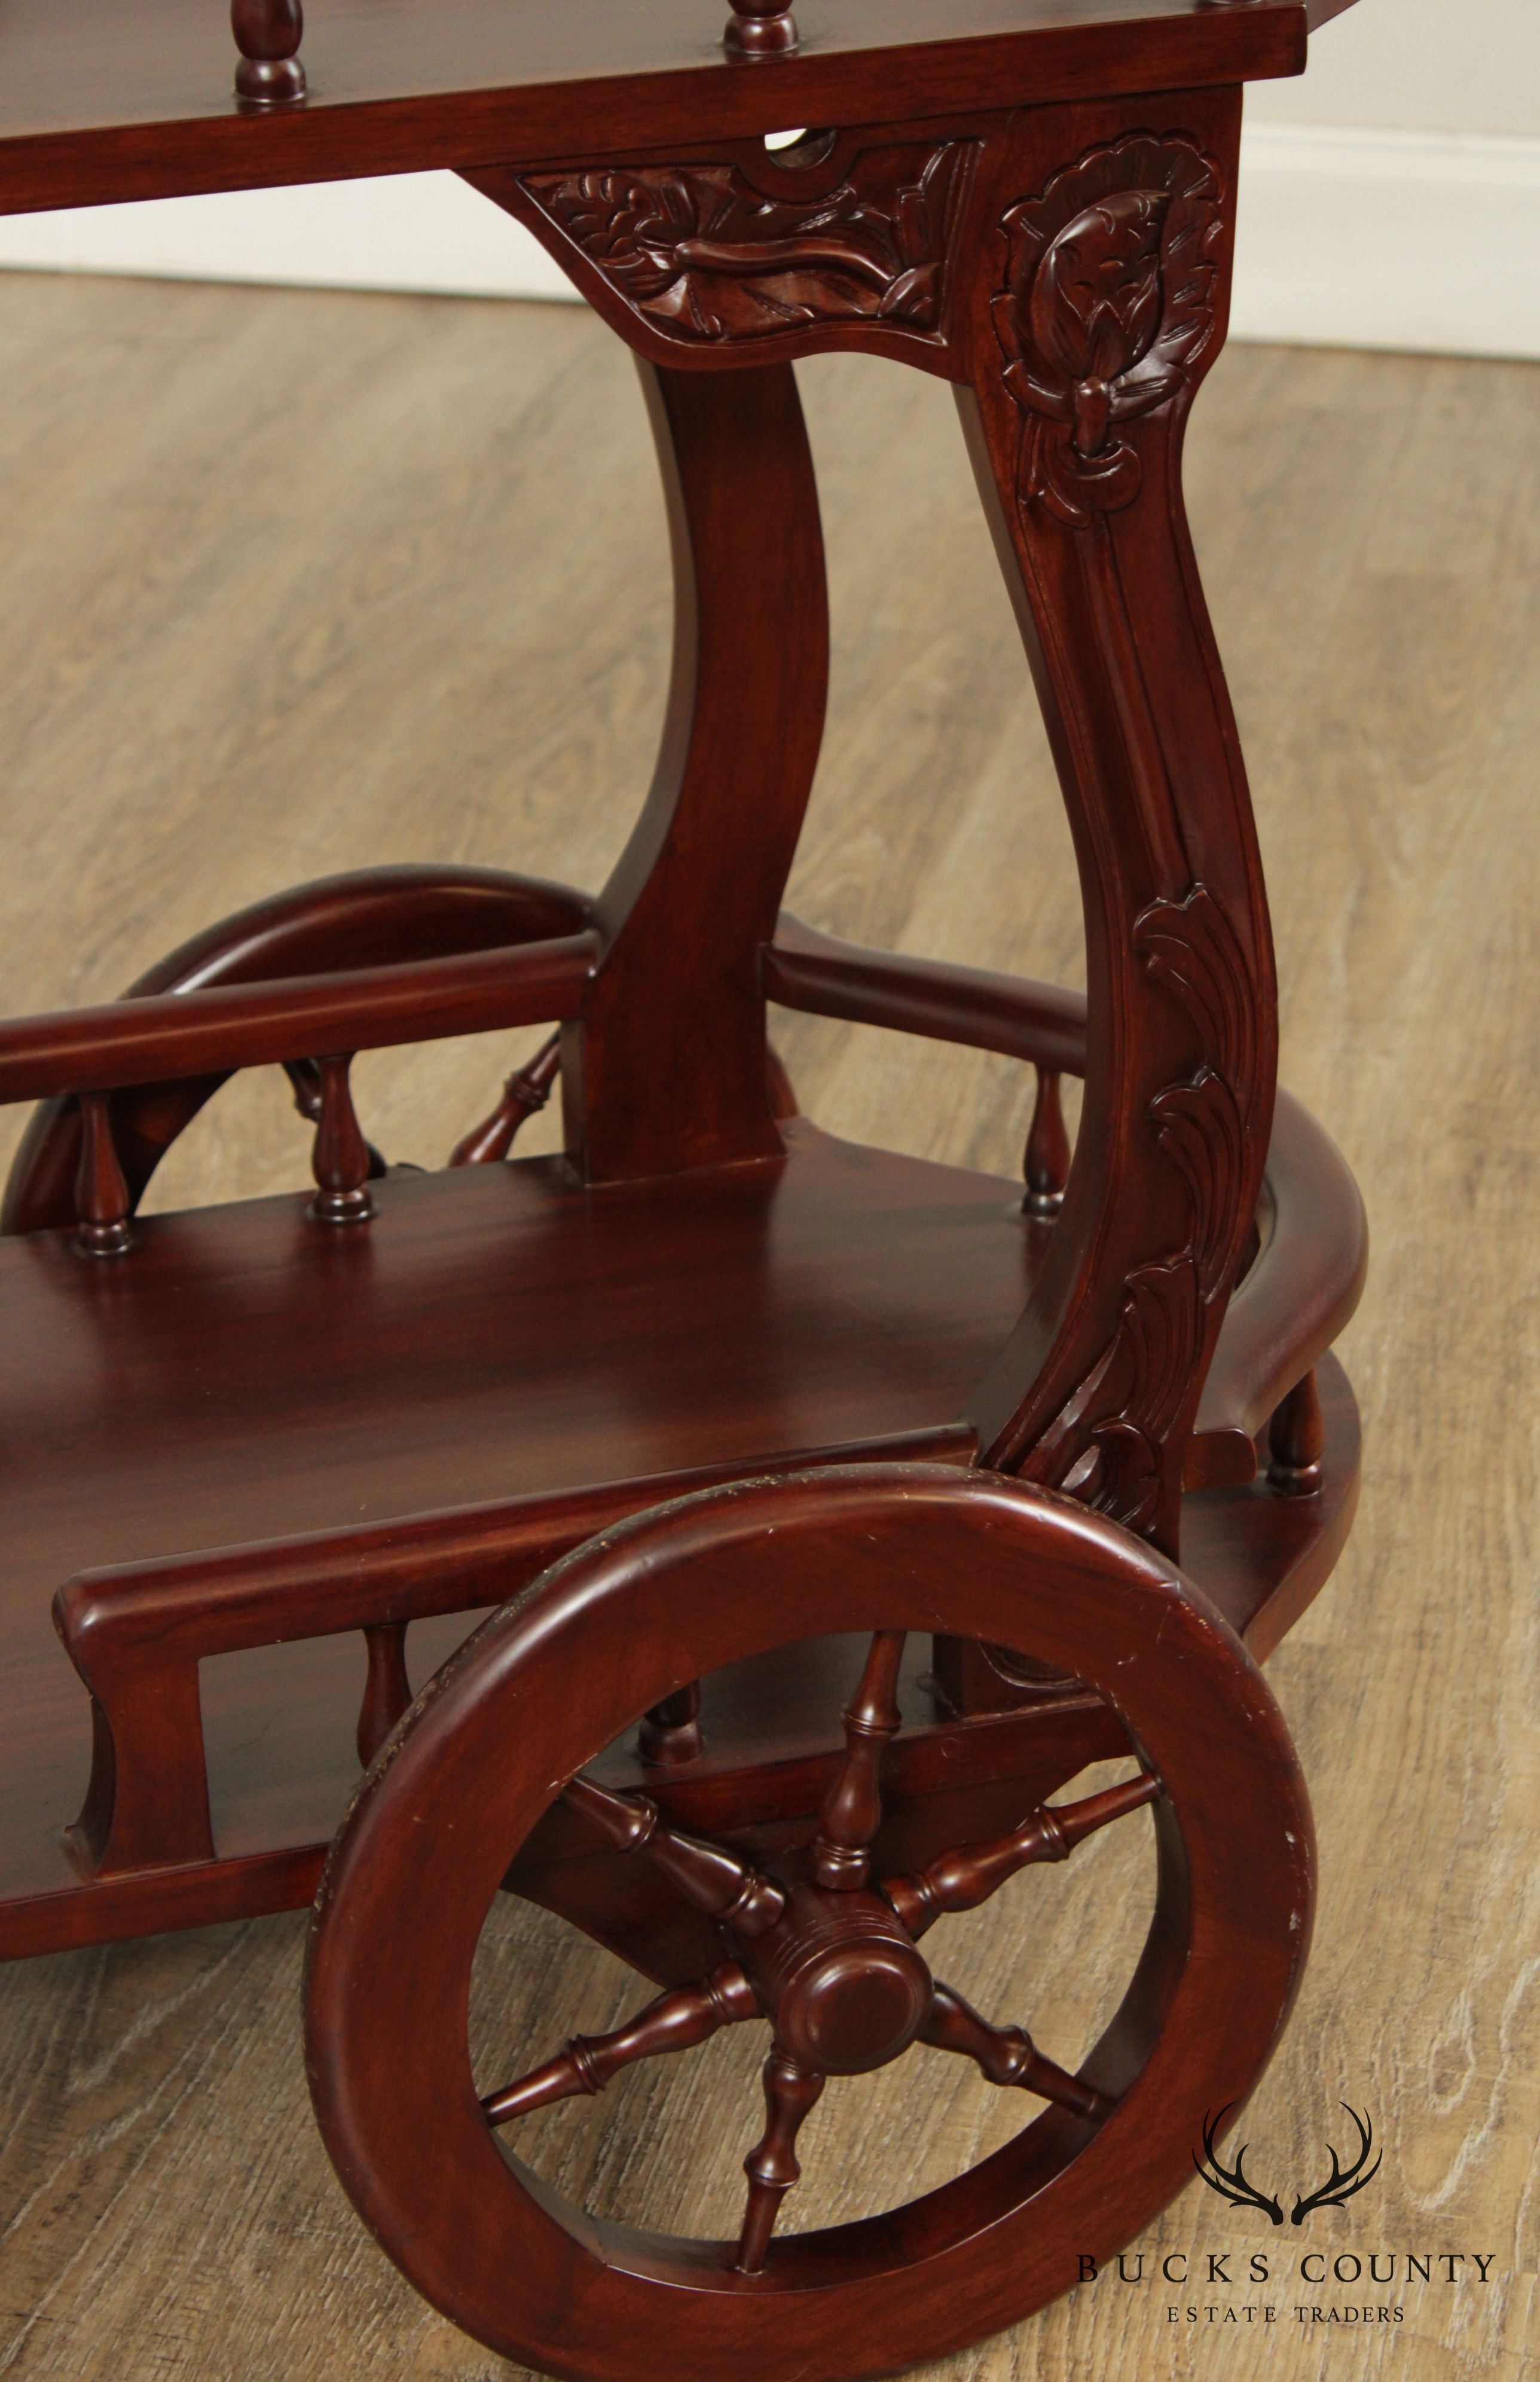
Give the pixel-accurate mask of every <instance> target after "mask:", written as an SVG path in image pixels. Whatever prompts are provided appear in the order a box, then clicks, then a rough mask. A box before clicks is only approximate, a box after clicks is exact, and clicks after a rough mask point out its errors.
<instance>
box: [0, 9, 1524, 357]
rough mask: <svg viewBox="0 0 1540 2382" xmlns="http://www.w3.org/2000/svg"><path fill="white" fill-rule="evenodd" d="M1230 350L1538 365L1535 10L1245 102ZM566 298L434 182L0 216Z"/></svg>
mask: <svg viewBox="0 0 1540 2382" xmlns="http://www.w3.org/2000/svg"><path fill="white" fill-rule="evenodd" d="M1246 128H1247V129H1246V135H1245V140H1244V144H1243V150H1242V163H1241V208H1240V237H1239V248H1238V254H1237V261H1236V290H1235V307H1234V330H1235V335H1236V336H1237V337H1238V338H1259V339H1265V338H1271V339H1293V340H1302V341H1307V342H1314V343H1321V344H1327V345H1331V346H1348V347H1353V346H1357V347H1379V348H1419V349H1428V350H1446V351H1452V352H1457V353H1460V352H1463V353H1469V354H1476V355H1495V356H1501V355H1507V356H1525V357H1534V358H1540V0H1459V5H1456V0H1360V5H1359V6H1357V7H1356V8H1353V9H1352V10H1351V11H1350V13H1349V14H1348V15H1347V16H1345V17H1342V18H1338V19H1336V20H1334V21H1333V22H1332V23H1330V24H1328V25H1326V26H1325V27H1323V29H1322V30H1321V31H1320V32H1319V33H1318V34H1317V35H1316V36H1315V38H1314V43H1312V51H1311V63H1310V68H1309V71H1308V73H1307V74H1305V75H1304V76H1302V77H1301V78H1300V79H1299V80H1296V81H1292V82H1282V83H1263V84H1258V85H1256V86H1254V87H1253V91H1252V92H1251V93H1250V94H1249V96H1248V103H1247V119H1246ZM6 264H9V265H23V266H36V267H43V268H54V269H57V268H61V267H63V268H73V269H78V270H84V271H90V272H112V273H151V274H176V275H183V276H193V277H196V278H200V279H210V278H214V279H237V280H258V281H299V282H324V283H333V284H339V285H342V286H344V287H351V288H364V289H435V290H453V291H461V292H469V293H471V294H474V295H483V296H501V297H562V296H568V295H570V291H569V289H568V284H567V282H566V281H565V280H564V279H563V278H562V276H561V275H560V274H559V272H558V271H557V269H556V266H555V265H553V264H551V262H550V260H549V259H548V258H547V257H546V256H545V254H544V251H543V250H542V249H540V247H539V246H538V245H537V243H536V242H535V241H534V240H532V239H531V238H530V237H529V235H528V234H527V233H525V232H523V231H522V230H520V229H519V227H518V226H517V225H514V224H512V223H510V222H509V221H508V220H507V217H506V216H503V215H499V214H498V213H497V211H496V210H495V208H494V207H492V206H490V205H489V204H488V203H486V201H484V200H483V199H481V198H480V197H478V196H477V195H476V193H475V192H473V191H471V190H468V189H467V188H466V186H465V185H464V184H463V183H461V182H458V181H457V180H456V179H455V178H454V177H453V176H452V175H440V174H434V175H411V176H407V177H404V178H400V179H398V180H396V181H390V182H353V183H334V184H327V185H323V186H321V187H320V188H317V189H312V190H268V191H252V192H239V193H236V194H233V195H231V196H228V197H221V198H207V199H181V200H169V201H164V202H161V203H154V204H150V205H142V206H127V207H101V208H95V209H88V210H84V211H82V212H80V213H79V214H73V215H33V216H30V217H28V216H19V217H14V218H12V219H10V220H9V221H6V220H5V219H3V218H0V265H6Z"/></svg>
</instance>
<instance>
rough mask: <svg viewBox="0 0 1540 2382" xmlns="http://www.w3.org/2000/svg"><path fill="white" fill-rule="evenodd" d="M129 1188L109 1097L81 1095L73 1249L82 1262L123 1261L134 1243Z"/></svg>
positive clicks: (92, 1093) (94, 1093)
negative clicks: (114, 1136)
mask: <svg viewBox="0 0 1540 2382" xmlns="http://www.w3.org/2000/svg"><path fill="white" fill-rule="evenodd" d="M128 1204H129V1203H128V1184H127V1182H126V1181H125V1180H124V1174H123V1169H122V1166H121V1165H120V1164H119V1162H118V1156H117V1145H116V1142H115V1141H114V1139H113V1129H112V1110H111V1108H110V1106H109V1105H108V1100H107V1095H106V1093H105V1092H82V1093H81V1094H80V1163H79V1171H78V1173H77V1174H76V1177H75V1212H76V1214H77V1216H78V1217H79V1223H78V1224H77V1226H76V1228H75V1246H76V1247H77V1248H78V1249H79V1250H80V1252H81V1253H82V1255H83V1256H86V1257H92V1258H119V1257H121V1256H122V1255H123V1253H124V1251H125V1250H126V1249H127V1248H128V1247H130V1246H132V1243H133V1234H132V1231H131V1229H130V1227H129V1223H128Z"/></svg>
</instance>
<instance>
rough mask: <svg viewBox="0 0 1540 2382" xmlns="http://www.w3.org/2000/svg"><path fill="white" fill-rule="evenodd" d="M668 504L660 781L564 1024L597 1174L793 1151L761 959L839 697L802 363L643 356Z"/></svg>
mask: <svg viewBox="0 0 1540 2382" xmlns="http://www.w3.org/2000/svg"><path fill="white" fill-rule="evenodd" d="M638 370H639V372H640V373H641V375H642V388H643V391H644V393H645V396H646V399H647V405H648V411H649V413H650V415H651V418H652V424H653V434H654V439H655V441H656V445H657V450H658V459H659V464H660V467H661V470H662V473H663V481H664V492H665V496H666V500H667V506H668V524H669V538H670V545H671V548H672V553H673V566H674V606H675V611H674V657H673V670H672V676H671V679H670V683H669V692H668V707H667V712H666V718H665V721H664V729H663V737H662V742H661V744H660V747H659V752H658V759H657V767H656V771H655V773H654V780H653V784H652V788H651V791H650V792H649V793H648V796H647V800H646V803H645V804H644V806H643V808H642V815H641V817H640V818H639V819H638V821H637V824H636V827H635V829H634V830H633V832H632V834H631V837H630V839H629V842H628V843H627V845H626V849H625V851H624V852H623V853H622V854H621V856H620V859H619V861H618V863H617V866H616V868H615V871H614V874H613V875H612V877H611V878H610V880H609V882H608V884H607V885H606V886H605V890H604V891H603V893H602V894H601V895H600V896H599V900H598V903H597V909H596V918H597V923H598V925H599V927H600V929H601V931H602V932H603V933H604V935H605V938H606V949H605V958H604V961H603V963H602V964H601V967H600V969H599V974H598V976H597V979H596V981H595V983H594V985H593V988H592V991H591V994H590V997H589V999H588V1001H587V1002H586V1004H585V1007H584V1012H583V1016H582V1019H581V1022H580V1023H575V1024H573V1025H568V1026H566V1027H564V1029H563V1033H562V1093H563V1100H564V1105H565V1111H566V1124H567V1144H568V1154H569V1155H570V1156H572V1157H573V1158H574V1159H575V1160H578V1161H579V1162H580V1163H581V1166H582V1168H583V1171H584V1173H586V1175H587V1176H588V1178H589V1179H590V1180H591V1181H596V1182H603V1181H611V1180H615V1179H617V1178H622V1177H629V1176H636V1175H646V1174H667V1173H678V1172H679V1171H681V1170H682V1169H684V1168H687V1167H691V1166H703V1165H713V1164H720V1163H723V1162H725V1161H727V1160H734V1159H745V1158H778V1157H779V1156H780V1154H781V1140H780V1136H779V1134H778V1132H777V1131H776V1117H777V1116H779V1115H783V1114H785V1113H786V1112H787V1111H786V1106H785V1094H786V1091H788V1089H789V1087H785V1088H784V1089H783V1087H782V1084H781V1083H780V1082H777V1081H776V1074H775V1069H774V1068H772V1069H771V1084H770V1087H768V1089H767V1085H766V1066H767V1061H766V1055H765V1035H764V1012H765V1002H764V988H763V985H762V983H761V981H760V950H761V947H762V945H764V944H765V943H767V942H768V941H769V940H770V939H771V937H772V935H773V934H774V932H775V927H776V914H777V912H778V910H779V908H780V903H781V896H782V893H783V892H784V890H785V887H786V880H787V877H788V873H789V871H790V867H791V862H792V858H793V856H794V854H795V853H796V849H797V838H798V835H799V833H800V831H801V824H802V815H803V812H804V811H805V809H806V807H807V799H808V794H809V791H810V789H811V787H812V784H813V770H814V768H815V767H816V765H817V760H818V750H819V745H820V743H821V742H822V739H823V732H824V707H825V698H826V694H827V685H828V600H827V595H826V592H825V580H824V545H823V534H822V531H821V529H820V526H819V519H818V495H817V488H816V485H815V483H814V480H813V460H812V456H811V454H810V453H809V450H808V444H807V433H806V431H805V429H804V427H803V424H802V412H801V403H800V401H799V399H798V396H797V384H796V381H795V379H794V377H793V375H792V372H791V367H790V366H789V365H788V364H776V365H768V366H761V367H758V368H755V369H750V370H747V371H739V372H733V373H685V372H676V371H671V370H668V369H666V368H662V367H659V366H656V365H654V364H650V363H646V362H639V363H638Z"/></svg>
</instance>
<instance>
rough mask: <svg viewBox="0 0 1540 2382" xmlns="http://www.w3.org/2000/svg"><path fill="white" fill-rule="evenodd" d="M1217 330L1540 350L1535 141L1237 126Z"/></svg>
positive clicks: (1458, 350)
mask: <svg viewBox="0 0 1540 2382" xmlns="http://www.w3.org/2000/svg"><path fill="white" fill-rule="evenodd" d="M1231 328H1232V330H1233V333H1234V335H1235V337H1236V338H1242V339H1289V340H1299V341H1302V342H1304V343H1306V344H1307V345H1310V346H1313V347H1332V348H1338V347H1340V348H1412V349H1424V350H1433V351H1435V352H1437V353H1442V354H1452V355H1476V356H1532V357H1540V141H1519V140H1504V139H1500V138H1498V137H1497V135H1495V134H1481V135H1462V134H1458V133H1445V132H1381V131H1373V130H1368V129H1358V128H1356V127H1345V126H1340V127H1339V126H1336V125H1325V124H1280V123H1272V122H1266V121H1264V122H1260V123H1255V124H1249V125H1248V126H1247V128H1246V130H1245V133H1244V135H1243V136H1242V141H1241V204H1240V211H1239V228H1238V235H1237V241H1236V260H1235V297H1234V302H1233V307H1232V311H1231Z"/></svg>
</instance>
